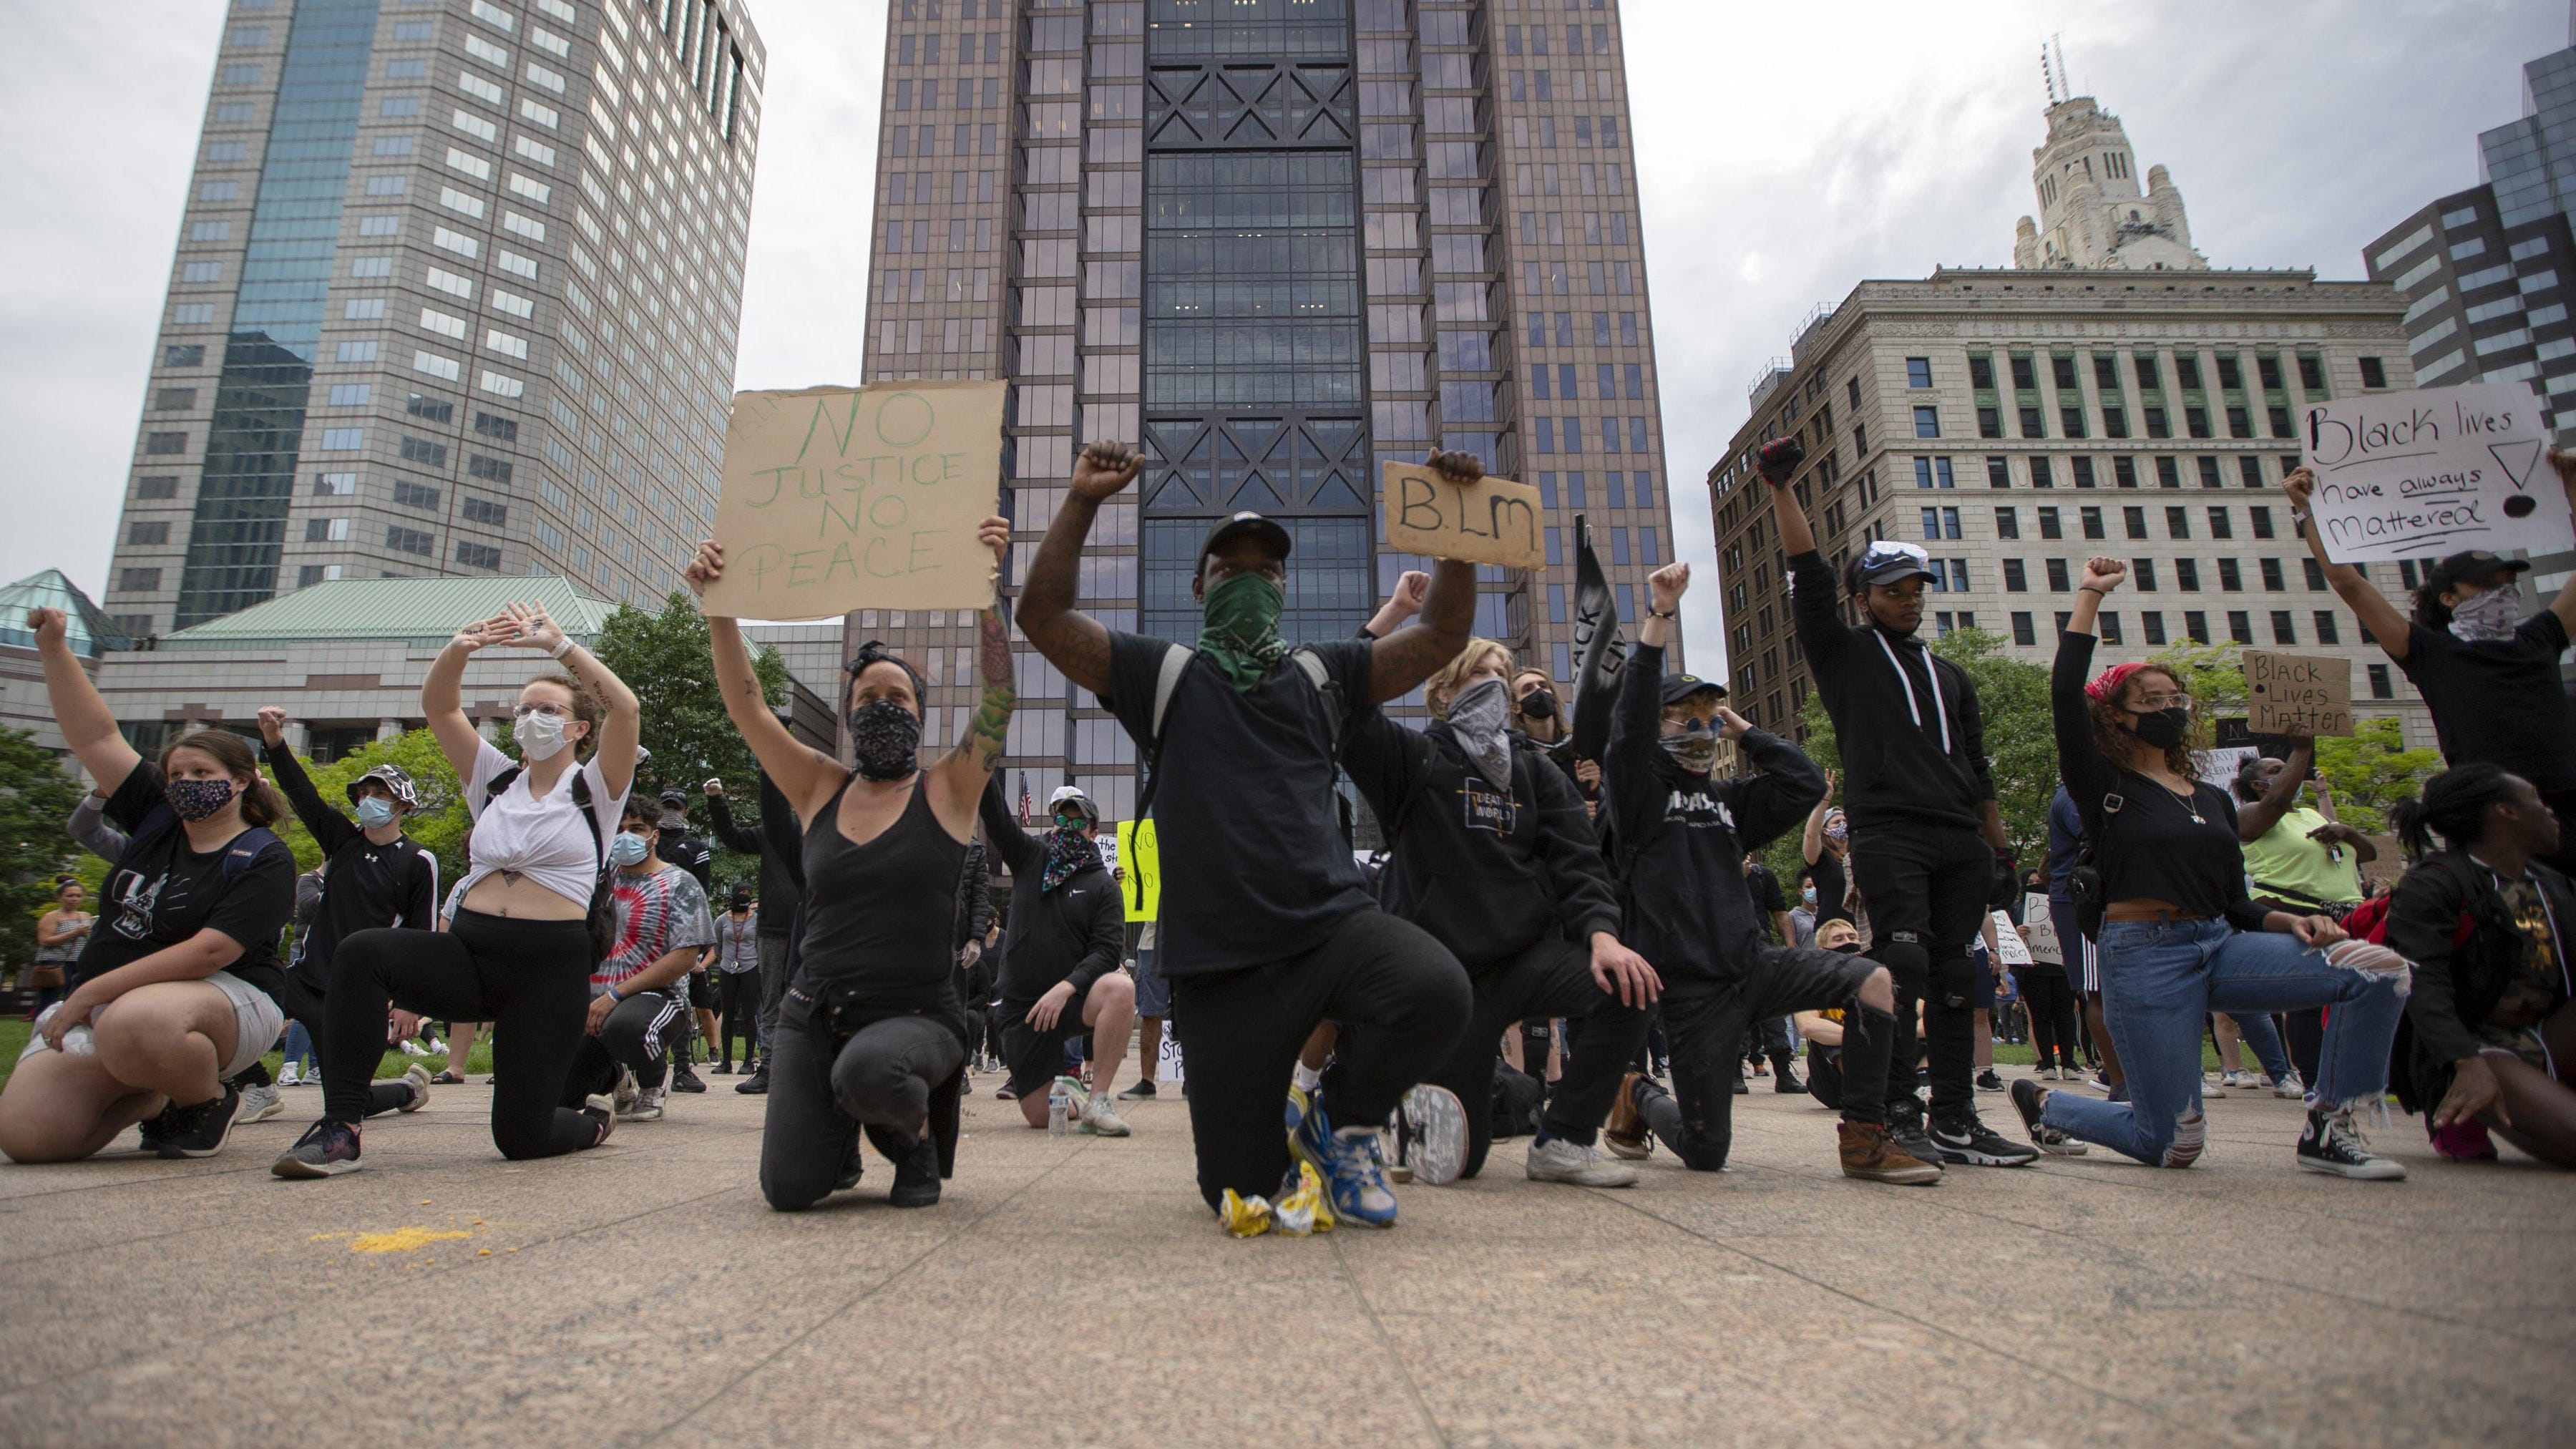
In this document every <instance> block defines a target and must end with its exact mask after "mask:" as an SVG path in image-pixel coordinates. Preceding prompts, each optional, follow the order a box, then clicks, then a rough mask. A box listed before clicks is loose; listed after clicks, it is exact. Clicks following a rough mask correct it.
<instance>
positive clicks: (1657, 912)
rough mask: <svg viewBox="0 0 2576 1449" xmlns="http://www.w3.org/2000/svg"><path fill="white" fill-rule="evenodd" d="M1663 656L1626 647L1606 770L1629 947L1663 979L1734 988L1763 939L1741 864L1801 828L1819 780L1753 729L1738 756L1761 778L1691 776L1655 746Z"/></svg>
mask: <svg viewBox="0 0 2576 1449" xmlns="http://www.w3.org/2000/svg"><path fill="white" fill-rule="evenodd" d="M1663 675H1664V651H1663V649H1662V648H1661V647H1659V646H1657V645H1651V644H1640V645H1637V646H1635V647H1634V648H1633V649H1632V650H1630V652H1629V655H1628V667H1627V668H1626V669H1624V670H1622V671H1621V672H1620V676H1619V706H1618V711H1617V713H1615V714H1613V715H1612V716H1611V718H1610V748H1609V752H1608V753H1609V758H1607V759H1605V760H1603V761H1602V762H1601V793H1602V796H1603V800H1604V802H1605V803H1604V805H1603V813H1604V814H1605V815H1607V816H1608V817H1609V818H1610V820H1611V831H1610V835H1611V839H1612V840H1613V842H1615V843H1614V845H1613V847H1612V848H1613V849H1614V850H1615V851H1616V852H1617V858H1618V864H1619V869H1620V878H1621V881H1622V883H1623V884H1624V886H1625V887H1626V890H1627V896H1626V903H1627V908H1628V934H1627V935H1626V936H1625V937H1624V938H1623V940H1624V941H1625V943H1626V944H1627V945H1628V946H1629V947H1630V948H1632V949H1634V950H1635V951H1636V952H1638V953H1639V954H1640V955H1642V956H1644V957H1645V958H1646V960H1647V961H1648V962H1650V963H1652V964H1653V966H1654V968H1655V970H1656V972H1657V973H1658V974H1660V975H1661V976H1662V977H1663V978H1664V980H1665V981H1667V982H1671V981H1673V980H1675V979H1676V978H1679V979H1683V980H1690V979H1697V980H1702V981H1733V980H1735V979H1737V978H1738V977H1740V976H1741V975H1743V973H1744V968H1745V967H1746V965H1747V964H1749V963H1750V962H1751V961H1752V960H1753V955H1754V953H1755V952H1756V951H1758V950H1760V949H1761V948H1762V947H1763V945H1764V944H1765V943H1766V941H1767V939H1768V938H1767V937H1766V936H1765V935H1764V933H1763V923H1762V921H1761V918H1760V917H1759V916H1757V915H1756V914H1755V912H1754V909H1753V897H1752V894H1751V893H1750V892H1748V891H1747V890H1746V889H1745V886H1744V856H1745V853H1746V852H1747V851H1753V850H1759V849H1761V848H1762V847H1763V846H1765V845H1767V844H1769V843H1770V842H1771V841H1773V840H1775V839H1777V838H1779V836H1780V834H1781V832H1783V831H1785V830H1787V829H1789V828H1790V827H1791V826H1793V825H1797V824H1800V823H1802V822H1803V821H1805V819H1806V818H1807V812H1808V811H1810V810H1812V809H1814V808H1815V806H1816V802H1817V801H1819V800H1822V799H1823V798H1825V777H1824V774H1823V773H1822V772H1821V771H1819V770H1818V769H1817V768H1816V766H1815V763H1814V762H1813V761H1811V760H1809V759H1808V758H1807V755H1806V752H1805V751H1803V750H1801V749H1799V748H1798V747H1797V746H1796V745H1793V744H1791V743H1789V742H1788V741H1787V740H1784V739H1782V738H1780V737H1779V736H1778V735H1772V734H1765V733H1763V732H1762V731H1760V730H1748V731H1746V732H1745V735H1744V738H1743V739H1742V740H1741V741H1740V742H1739V743H1738V745H1737V748H1738V749H1739V750H1740V751H1741V752H1742V753H1743V754H1744V756H1745V757H1746V758H1747V759H1749V760H1750V761H1751V762H1752V763H1753V766H1754V769H1755V770H1756V771H1757V773H1755V774H1753V775H1750V776H1747V777H1744V778H1741V779H1722V778H1720V777H1718V776H1715V775H1694V774H1692V773H1690V772H1689V771H1687V770H1684V769H1683V768H1682V767H1681V766H1680V765H1679V764H1677V763H1675V762H1674V760H1673V758H1672V756H1671V755H1669V754H1667V753H1665V751H1664V747H1663V745H1662V744H1661V743H1660V742H1659V741H1658V736H1659V735H1660V733H1661V731H1662V717H1663V701H1662V684H1663Z"/></svg>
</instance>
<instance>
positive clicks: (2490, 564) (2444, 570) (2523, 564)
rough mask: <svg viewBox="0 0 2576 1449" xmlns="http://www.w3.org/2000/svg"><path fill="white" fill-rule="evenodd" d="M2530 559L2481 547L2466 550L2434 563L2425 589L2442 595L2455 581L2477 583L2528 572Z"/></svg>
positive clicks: (2426, 575) (2427, 575) (2425, 582)
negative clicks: (2508, 556) (2506, 554)
mask: <svg viewBox="0 0 2576 1449" xmlns="http://www.w3.org/2000/svg"><path fill="white" fill-rule="evenodd" d="M2530 568H2531V561H2530V560H2528V559H2519V558H2505V557H2503V556H2502V555H2499V554H2492V553H2489V552H2487V551H2486V550H2485V549H2482V548H2472V549H2463V550H2461V551H2460V552H2458V553H2455V554H2452V555H2451V556H2450V557H2449V558H2446V559H2444V560H2442V561H2441V562H2440V563H2437V564H2435V565H2433V568H2432V571H2431V572H2429V573H2427V574H2425V575H2424V588H2425V591H2426V592H2428V593H2432V594H2439V593H2441V592H2442V591H2443V590H2444V589H2447V588H2449V587H2451V586H2452V585H2454V584H2464V583H2475V582H2477V581H2478V580H2480V579H2484V578H2488V577H2491V576H2493V575H2495V574H2499V573H2506V574H2519V573H2524V572H2527V571H2529V569H2530Z"/></svg>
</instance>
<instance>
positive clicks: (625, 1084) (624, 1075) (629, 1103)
mask: <svg viewBox="0 0 2576 1449" xmlns="http://www.w3.org/2000/svg"><path fill="white" fill-rule="evenodd" d="M643 1095H644V1088H643V1086H642V1085H641V1084H640V1083H638V1082H637V1081H636V1080H635V1073H634V1071H633V1070H632V1069H631V1068H627V1067H619V1068H618V1069H617V1085H616V1086H614V1087H611V1088H609V1091H608V1100H609V1101H610V1102H611V1103H612V1104H613V1105H614V1106H615V1107H616V1108H617V1115H618V1116H620V1117H623V1116H626V1115H627V1114H628V1113H631V1112H633V1111H634V1110H635V1103H636V1101H637V1099H638V1098H640V1097H642V1096H643Z"/></svg>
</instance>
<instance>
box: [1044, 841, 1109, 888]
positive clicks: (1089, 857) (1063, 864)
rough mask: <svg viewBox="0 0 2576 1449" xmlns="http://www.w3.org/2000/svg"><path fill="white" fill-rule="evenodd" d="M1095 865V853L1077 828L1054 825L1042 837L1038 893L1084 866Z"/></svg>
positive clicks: (1098, 856) (1071, 875)
mask: <svg viewBox="0 0 2576 1449" xmlns="http://www.w3.org/2000/svg"><path fill="white" fill-rule="evenodd" d="M1099 862H1100V852H1099V850H1098V849H1096V848H1095V847H1094V846H1093V845H1092V843H1091V841H1090V838H1089V837H1087V836H1085V835H1084V834H1083V833H1082V827H1081V826H1080V825H1078V824H1076V825H1058V826H1057V827H1056V828H1055V829H1053V830H1050V831H1048V832H1047V834H1046V874H1045V876H1044V877H1042V878H1041V879H1040V880H1039V881H1038V893H1039V894H1041V895H1044V894H1045V893H1047V892H1049V891H1052V890H1054V889H1055V888H1056V887H1057V886H1060V885H1062V884H1064V883H1065V882H1066V881H1069V880H1071V879H1073V877H1074V875H1075V873H1076V872H1078V871H1080V870H1082V869H1083V868H1084V867H1086V866H1091V865H1097V864H1099Z"/></svg>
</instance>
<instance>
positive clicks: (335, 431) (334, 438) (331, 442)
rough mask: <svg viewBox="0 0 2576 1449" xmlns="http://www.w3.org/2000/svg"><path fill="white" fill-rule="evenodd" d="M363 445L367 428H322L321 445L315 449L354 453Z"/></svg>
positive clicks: (324, 451) (326, 451)
mask: <svg viewBox="0 0 2576 1449" xmlns="http://www.w3.org/2000/svg"><path fill="white" fill-rule="evenodd" d="M365 446H367V430H366V429H364V428H324V429H323V430H322V446H321V447H320V448H318V449H316V450H315V451H317V452H323V453H354V452H356V451H357V450H359V449H360V448H363V447H365Z"/></svg>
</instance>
